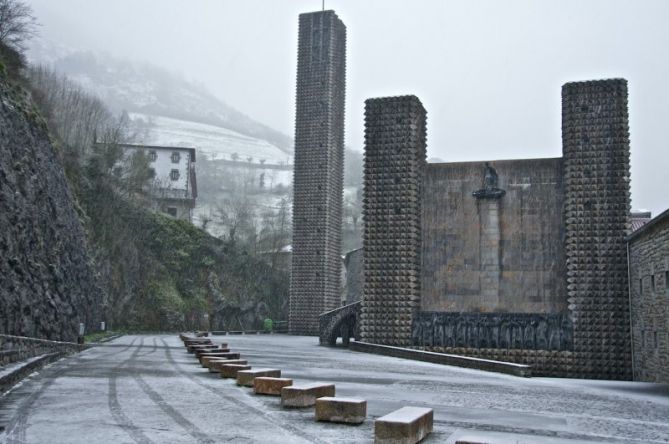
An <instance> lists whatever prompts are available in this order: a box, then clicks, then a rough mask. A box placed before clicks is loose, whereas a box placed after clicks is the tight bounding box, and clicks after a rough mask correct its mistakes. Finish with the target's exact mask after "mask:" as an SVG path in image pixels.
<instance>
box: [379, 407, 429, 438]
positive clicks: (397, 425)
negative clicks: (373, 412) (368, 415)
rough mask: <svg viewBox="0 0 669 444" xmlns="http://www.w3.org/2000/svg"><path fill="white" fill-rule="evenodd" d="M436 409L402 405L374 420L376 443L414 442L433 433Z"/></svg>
mask: <svg viewBox="0 0 669 444" xmlns="http://www.w3.org/2000/svg"><path fill="white" fill-rule="evenodd" d="M433 417H434V411H433V410H432V409H429V408H424V407H402V408H401V409H398V410H395V411H394V412H391V413H388V414H387V415H385V416H382V417H380V418H378V419H377V420H376V421H374V443H375V444H414V443H417V442H419V441H420V440H422V439H424V438H425V437H426V436H427V435H429V434H430V433H432V422H433Z"/></svg>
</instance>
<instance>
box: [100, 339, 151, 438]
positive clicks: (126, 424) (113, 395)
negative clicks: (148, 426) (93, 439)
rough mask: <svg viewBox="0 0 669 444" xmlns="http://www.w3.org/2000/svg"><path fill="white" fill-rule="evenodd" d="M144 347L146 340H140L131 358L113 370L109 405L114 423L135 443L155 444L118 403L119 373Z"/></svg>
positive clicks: (110, 381)
mask: <svg viewBox="0 0 669 444" xmlns="http://www.w3.org/2000/svg"><path fill="white" fill-rule="evenodd" d="M133 344H134V341H133ZM142 347H144V338H141V339H140V342H139V346H138V347H137V349H136V350H135V351H134V352H132V354H131V355H130V357H129V358H128V359H126V360H125V361H123V362H121V363H120V364H119V365H117V366H116V367H115V368H114V369H113V370H112V373H111V375H110V377H109V392H108V395H107V405H108V406H109V412H110V413H111V415H112V418H114V422H116V424H117V425H118V426H119V427H121V428H122V429H123V430H124V431H125V432H126V433H127V434H128V435H129V436H130V438H132V440H133V441H135V442H136V443H137V444H153V441H151V440H150V439H149V437H148V436H146V435H145V434H144V432H142V431H141V429H140V428H139V427H137V426H136V425H135V424H133V422H132V421H131V420H130V418H128V416H127V415H126V414H125V413H124V412H123V409H122V408H121V404H120V403H119V402H118V390H117V382H116V380H117V379H118V376H119V373H120V371H121V369H122V368H123V367H124V366H126V365H127V364H129V363H130V362H133V361H135V360H136V359H137V355H138V354H139V352H140V350H141V349H142Z"/></svg>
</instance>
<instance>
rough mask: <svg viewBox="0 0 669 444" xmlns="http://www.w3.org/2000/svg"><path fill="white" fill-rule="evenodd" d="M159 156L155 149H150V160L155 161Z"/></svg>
mask: <svg viewBox="0 0 669 444" xmlns="http://www.w3.org/2000/svg"><path fill="white" fill-rule="evenodd" d="M157 158H158V154H156V152H155V151H153V150H151V151H149V162H155V161H156V159H157Z"/></svg>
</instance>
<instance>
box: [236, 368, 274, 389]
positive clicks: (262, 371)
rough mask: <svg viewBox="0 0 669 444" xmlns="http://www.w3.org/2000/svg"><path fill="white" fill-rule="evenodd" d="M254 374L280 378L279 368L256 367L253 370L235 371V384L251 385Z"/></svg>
mask: <svg viewBox="0 0 669 444" xmlns="http://www.w3.org/2000/svg"><path fill="white" fill-rule="evenodd" d="M256 376H270V377H272V378H280V377H281V370H278V369H275V368H258V369H254V370H243V371H240V372H238V373H237V385H243V386H245V387H253V380H254V379H255V378H256Z"/></svg>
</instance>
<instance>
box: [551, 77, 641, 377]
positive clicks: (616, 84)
mask: <svg viewBox="0 0 669 444" xmlns="http://www.w3.org/2000/svg"><path fill="white" fill-rule="evenodd" d="M562 143H563V155H564V184H565V252H566V260H567V296H568V299H569V308H570V311H571V314H572V318H573V323H574V352H575V360H574V365H575V366H576V367H578V370H577V371H578V373H579V374H581V376H582V377H585V378H600V379H629V378H630V376H631V357H630V332H629V316H630V313H629V299H628V286H627V251H626V243H625V237H626V234H627V228H628V215H629V210H630V179H629V177H630V174H629V168H630V165H629V156H630V151H629V124H628V114H627V82H626V81H625V80H623V79H612V80H598V81H589V82H577V83H567V84H566V85H564V86H563V87H562Z"/></svg>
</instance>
